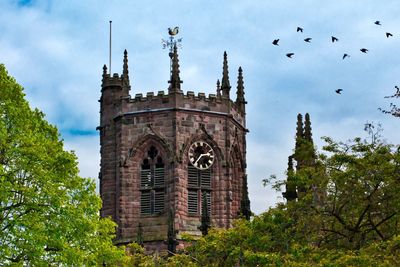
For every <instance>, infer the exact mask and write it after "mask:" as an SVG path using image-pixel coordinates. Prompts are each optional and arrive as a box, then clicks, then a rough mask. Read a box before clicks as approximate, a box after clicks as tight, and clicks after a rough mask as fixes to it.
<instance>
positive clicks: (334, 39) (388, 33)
mask: <svg viewBox="0 0 400 267" xmlns="http://www.w3.org/2000/svg"><path fill="white" fill-rule="evenodd" d="M374 24H375V25H378V26H382V24H381V22H380V21H379V20H377V21H375V22H374ZM296 32H299V33H303V28H301V27H297V29H296ZM389 37H393V34H392V33H390V32H386V38H389ZM311 40H312V38H311V37H307V38H305V39H304V42H306V43H311ZM331 41H332V43H335V42H338V41H339V38H337V37H335V36H331ZM272 44H273V45H276V46H279V39H274V40H273V41H272ZM360 51H361V52H362V53H364V54H366V53H367V52H368V49H367V48H361V49H360ZM294 55H295V53H292V52H291V53H287V54H286V56H287V57H288V58H293V56H294ZM348 57H350V55H349V54H347V53H344V54H343V56H342V59H346V58H348ZM397 88H398V87H397V86H396V89H397ZM342 91H343V89H342V88H339V89H336V90H335V92H336V93H337V94H342Z"/></svg>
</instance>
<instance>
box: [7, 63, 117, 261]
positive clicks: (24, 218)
mask: <svg viewBox="0 0 400 267" xmlns="http://www.w3.org/2000/svg"><path fill="white" fill-rule="evenodd" d="M22 91H23V89H22V87H21V86H20V85H18V84H17V83H16V81H15V80H14V79H13V78H12V77H10V76H9V75H8V74H7V71H6V69H5V67H4V66H3V65H0V262H1V263H3V264H6V265H8V264H16V265H32V266H43V265H50V266H59V265H68V266H71V265H75V266H82V265H88V266H92V265H99V264H102V263H103V262H108V263H110V264H116V263H117V262H120V261H122V260H123V259H124V257H125V253H124V249H123V248H116V247H115V246H113V244H112V239H113V237H114V232H115V224H114V223H113V222H112V221H111V220H109V219H100V218H99V214H98V211H99V209H100V206H101V202H100V198H99V196H98V195H97V194H96V191H95V184H94V182H93V181H92V180H89V179H85V178H81V177H79V176H78V167H77V158H76V156H75V155H74V154H73V153H71V152H67V151H64V149H63V142H62V141H61V140H59V133H58V131H57V129H56V127H54V126H52V125H50V124H49V123H48V122H47V121H46V120H45V119H44V114H43V113H42V112H40V111H39V110H37V109H35V110H32V109H31V108H30V107H29V105H28V103H27V101H26V100H25V99H24V94H23V92H22Z"/></svg>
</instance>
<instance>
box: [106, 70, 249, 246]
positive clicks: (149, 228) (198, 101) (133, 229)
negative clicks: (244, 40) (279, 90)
mask: <svg viewBox="0 0 400 267" xmlns="http://www.w3.org/2000/svg"><path fill="white" fill-rule="evenodd" d="M129 89H130V87H127V85H126V83H123V78H121V77H118V76H113V77H110V76H109V75H104V74H103V84H102V96H101V99H100V105H101V108H100V126H99V127H98V129H100V145H101V150H100V153H101V170H100V174H99V179H100V194H101V197H102V200H103V207H102V209H101V216H103V217H107V216H111V217H112V219H113V220H115V221H116V222H117V224H118V236H117V241H120V242H121V243H127V242H131V241H135V240H137V235H138V231H139V223H140V225H141V228H142V239H143V240H144V241H145V246H146V249H147V250H148V251H156V250H166V245H165V242H164V241H165V240H166V239H167V232H168V212H169V211H170V210H172V212H173V218H174V219H173V225H174V228H175V231H176V232H177V233H178V234H177V238H178V239H179V237H180V236H181V234H182V233H190V234H194V235H201V232H200V231H199V229H198V227H199V226H200V219H201V214H200V210H201V209H199V213H198V214H195V215H189V214H188V181H187V179H188V178H187V177H188V164H189V159H188V149H189V146H190V145H191V144H192V143H193V142H194V141H199V140H202V141H206V142H207V143H209V144H210V145H211V146H212V148H213V150H214V152H215V155H216V158H215V160H214V164H213V165H212V167H211V168H212V186H211V222H212V226H213V227H222V228H227V227H230V226H231V224H232V220H233V219H235V218H238V216H239V212H240V210H239V209H240V202H241V198H242V195H243V194H242V193H243V192H242V190H243V184H242V183H243V181H244V180H243V177H244V176H245V174H246V142H245V139H246V132H247V130H246V125H245V114H244V113H243V112H241V111H240V110H238V107H237V106H236V103H235V102H233V101H232V100H230V99H226V98H222V99H221V98H220V97H218V96H216V95H210V96H209V97H208V98H207V97H206V95H205V94H203V93H200V94H198V96H195V94H194V93H193V92H187V94H186V95H184V94H183V93H180V92H174V93H170V94H167V95H166V94H164V92H158V94H154V93H151V92H150V93H146V94H145V95H146V96H145V97H144V96H143V94H136V95H135V97H134V98H131V96H130V94H129ZM151 146H154V147H155V148H156V149H157V151H158V152H159V155H160V156H161V158H162V159H163V162H164V164H165V166H164V173H165V188H164V190H165V205H164V211H163V212H162V213H161V214H159V215H141V207H140V205H141V204H140V203H141V201H140V199H141V191H140V170H141V164H142V162H143V160H144V159H146V158H147V157H148V150H149V148H150V147H151ZM246 182H247V181H246ZM246 188H247V187H246ZM200 205H201V203H200V200H199V206H200ZM182 246H184V245H183V242H181V243H180V244H179V245H178V248H179V247H182Z"/></svg>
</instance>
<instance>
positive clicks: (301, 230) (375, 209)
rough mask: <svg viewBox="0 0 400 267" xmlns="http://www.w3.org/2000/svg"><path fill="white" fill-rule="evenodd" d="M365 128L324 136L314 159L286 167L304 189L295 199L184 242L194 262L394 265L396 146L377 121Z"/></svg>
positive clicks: (399, 204)
mask: <svg viewBox="0 0 400 267" xmlns="http://www.w3.org/2000/svg"><path fill="white" fill-rule="evenodd" d="M365 130H366V131H367V132H368V133H369V134H370V135H371V139H370V141H366V140H361V138H355V139H353V140H351V141H348V142H344V143H343V142H335V141H333V140H332V139H331V138H328V137H324V138H323V139H324V140H325V142H326V145H325V146H324V147H323V150H324V153H321V154H315V158H314V160H315V161H313V164H305V165H304V164H303V166H301V168H299V169H297V170H296V171H294V170H293V168H289V170H290V171H288V175H289V176H290V177H288V181H290V182H293V183H294V184H300V185H302V187H303V188H304V189H305V190H304V192H303V195H302V196H301V197H300V198H297V199H293V200H292V201H288V202H287V203H279V204H278V205H277V206H276V207H274V208H271V209H269V210H268V211H267V212H265V213H263V214H261V215H259V216H254V217H253V218H252V220H251V221H245V220H238V221H236V222H235V225H234V227H233V228H231V229H226V230H224V229H211V230H210V231H209V233H208V235H207V236H205V237H202V238H200V239H199V240H197V242H196V243H195V244H194V245H193V246H191V247H189V248H188V249H187V253H189V255H190V256H191V257H193V258H194V259H196V260H195V261H194V263H196V264H198V265H199V266H256V265H259V266H270V265H272V266H375V265H376V266H399V265H400V256H399V255H400V229H399V223H400V221H399V220H400V216H399V210H400V149H399V146H393V145H390V144H386V143H384V142H382V141H381V140H380V139H379V133H380V130H379V128H378V129H376V128H371V127H367V129H365ZM307 151H308V150H307ZM298 158H301V157H298ZM289 178H290V179H289ZM265 182H268V180H265ZM283 185H285V182H282V181H277V182H274V183H273V186H274V188H279V187H281V186H283Z"/></svg>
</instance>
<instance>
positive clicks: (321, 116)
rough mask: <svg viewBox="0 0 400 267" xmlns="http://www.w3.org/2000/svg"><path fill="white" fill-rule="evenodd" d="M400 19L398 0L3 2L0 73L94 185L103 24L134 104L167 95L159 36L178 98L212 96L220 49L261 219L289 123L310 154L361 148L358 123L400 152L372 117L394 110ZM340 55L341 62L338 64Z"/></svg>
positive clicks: (393, 134) (391, 133)
mask: <svg viewBox="0 0 400 267" xmlns="http://www.w3.org/2000/svg"><path fill="white" fill-rule="evenodd" d="M399 13H400V3H399V2H398V0H393V1H391V0H382V1H376V0H373V1H369V0H363V1H361V0H352V1H348V0H335V1H331V0H327V1H318V0H308V1H307V0H298V1H283V0H280V1H278V0H270V1H261V0H260V1H245V0H241V1H236V0H231V1H225V0H221V1H209V0H202V1H174V0H170V1H159V0H155V1H136V0H134V1H118V0H108V1H103V0H85V1H82V0H68V1H51V0H20V1H17V0H2V1H0V63H3V64H5V66H6V68H7V69H8V71H9V74H10V75H11V76H13V77H14V78H15V79H16V80H17V82H18V83H20V84H21V85H22V86H23V87H24V88H25V93H26V98H27V100H28V101H29V102H30V105H31V107H34V108H38V109H40V110H42V111H43V112H44V113H45V114H46V119H47V120H48V121H50V122H51V123H52V124H54V125H56V126H57V127H58V129H59V130H60V132H61V138H62V139H64V142H65V147H66V149H68V150H73V151H75V153H76V155H77V156H78V161H79V167H80V172H81V175H82V176H84V177H91V178H93V179H95V180H96V181H97V177H98V172H99V161H100V154H99V149H100V147H99V135H98V132H96V130H95V129H96V126H98V124H99V108H100V106H99V103H98V99H99V98H100V90H101V75H102V67H103V65H104V64H107V65H108V60H109V58H108V55H109V21H110V20H112V21H113V23H112V27H113V28H112V64H111V67H112V72H113V73H114V72H118V73H121V72H122V59H123V51H124V49H127V51H128V57H129V71H130V81H131V85H132V90H131V95H132V96H134V95H135V94H136V93H142V94H146V92H158V91H161V90H164V91H167V88H168V82H167V81H168V80H169V57H168V51H167V50H165V49H163V48H162V44H161V39H167V38H168V31H167V29H168V27H175V26H179V28H180V32H179V35H178V37H179V38H182V48H181V49H179V60H180V71H181V79H182V80H183V84H182V89H183V90H184V91H185V92H186V91H194V92H195V93H198V92H204V93H206V94H209V93H215V90H216V81H217V79H221V77H222V62H223V53H224V51H226V52H227V54H228V65H229V76H230V83H231V85H232V87H233V88H232V90H231V98H234V99H235V97H236V95H235V92H236V89H235V88H236V82H237V70H238V68H239V66H241V67H242V68H243V75H244V86H245V98H246V100H247V102H248V104H247V107H246V112H247V128H248V129H249V131H250V132H249V133H248V135H247V173H248V183H249V194H250V201H251V208H252V211H253V212H255V213H256V214H259V213H261V212H262V211H265V210H267V209H268V208H269V207H271V206H274V205H275V204H276V203H277V202H280V201H283V199H282V196H281V192H275V191H274V190H273V189H272V188H271V187H270V186H267V187H263V185H262V179H264V178H267V177H269V176H270V175H271V174H276V175H277V176H278V177H280V178H284V177H285V170H286V168H287V157H288V156H289V155H291V154H292V153H293V148H294V136H295V129H296V117H297V114H298V113H301V114H305V113H306V112H308V113H309V114H310V117H311V122H312V129H313V137H314V143H315V144H316V146H317V149H318V150H319V151H321V148H322V146H323V142H322V140H321V137H322V136H330V137H332V138H333V139H334V140H338V141H346V140H348V139H350V138H353V137H356V136H360V137H362V138H367V137H368V136H367V133H366V132H364V131H363V128H364V124H365V123H366V122H374V123H381V124H382V127H383V129H384V131H383V133H382V134H383V136H384V138H386V140H387V142H389V143H394V144H399V143H400V136H399V134H398V132H399V129H400V127H399V125H400V121H399V119H398V118H394V117H391V116H389V115H385V114H382V113H381V112H379V111H378V108H379V107H381V108H387V109H389V105H390V102H391V101H392V100H390V99H385V98H384V96H386V95H391V94H393V93H394V92H395V89H394V86H395V85H400V53H399V47H400V17H399V16H398V14H399ZM377 20H379V21H380V22H381V25H376V24H374V22H375V21H377ZM297 27H302V28H303V32H302V33H301V32H297V31H296V28H297ZM386 32H390V33H392V34H393V37H390V38H386V36H385V33H386ZM331 36H335V37H337V38H338V39H339V41H338V42H335V43H332V42H331ZM307 37H310V38H312V40H311V43H306V42H304V39H305V38H307ZM274 39H280V40H279V46H274V45H272V41H273V40H274ZM361 48H367V49H368V53H366V54H364V53H361V52H360V49H361ZM286 53H294V56H293V58H288V57H286V56H285V55H286ZM344 53H347V54H349V55H350V57H348V58H345V59H344V60H343V59H342V56H343V54H344ZM338 88H342V89H343V91H342V94H341V95H339V94H336V93H335V90H336V89H338Z"/></svg>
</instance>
